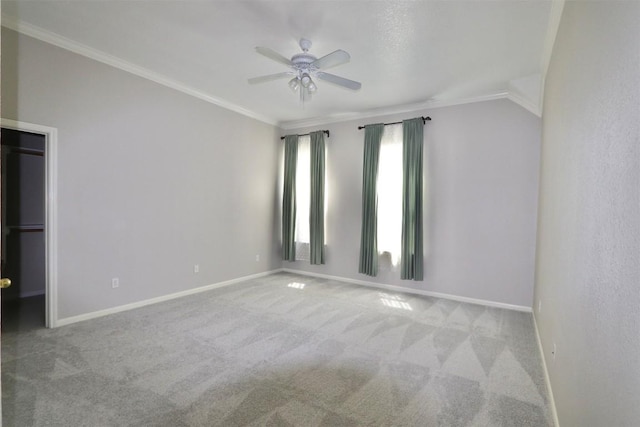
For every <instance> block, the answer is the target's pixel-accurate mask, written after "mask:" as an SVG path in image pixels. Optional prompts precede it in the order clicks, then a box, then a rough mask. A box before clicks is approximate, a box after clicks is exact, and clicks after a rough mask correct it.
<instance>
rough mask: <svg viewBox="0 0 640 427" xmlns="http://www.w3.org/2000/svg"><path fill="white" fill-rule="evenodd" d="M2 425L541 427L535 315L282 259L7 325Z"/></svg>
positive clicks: (545, 419) (545, 416) (544, 420)
mask: <svg viewBox="0 0 640 427" xmlns="http://www.w3.org/2000/svg"><path fill="white" fill-rule="evenodd" d="M2 415H3V422H4V425H5V426H66V427H70V426H172V427H178V426H550V425H552V424H551V422H550V412H549V406H548V397H547V394H546V388H545V383H544V376H543V372H542V365H541V359H540V355H539V353H538V348H537V344H536V339H535V332H534V326H533V321H532V317H531V314H530V313H521V312H515V311H509V310H503V309H497V308H491V307H484V306H480V305H473V304H466V303H460V302H455V301H451V300H446V299H438V298H428V297H422V296H416V295H410V294H401V293H393V292H388V291H380V290H375V289H371V288H365V287H361V286H356V285H351V284H346V283H341V282H337V281H331V280H326V279H319V278H309V277H306V276H300V275H295V274H289V273H278V274H274V275H271V276H266V277H263V278H260V279H255V280H251V281H246V282H243V283H240V284H235V285H232V286H228V287H225V288H220V289H216V290H212V291H208V292H203V293H200V294H196V295H192V296H188V297H184V298H180V299H176V300H172V301H168V302H164V303H160V304H155V305H151V306H147V307H143V308H139V309H136V310H131V311H127V312H123V313H118V314H114V315H110V316H105V317H101V318H97V319H93V320H88V321H84V322H81V323H76V324H72V325H69V326H65V327H61V328H58V329H49V330H48V329H35V330H28V331H20V330H18V331H13V332H7V333H3V335H2Z"/></svg>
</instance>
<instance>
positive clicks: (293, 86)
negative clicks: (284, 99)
mask: <svg viewBox="0 0 640 427" xmlns="http://www.w3.org/2000/svg"><path fill="white" fill-rule="evenodd" d="M289 87H290V88H291V90H292V91H294V92H295V91H297V90H298V88H299V87H300V80H298V78H297V77H294V78H292V79H291V80H289Z"/></svg>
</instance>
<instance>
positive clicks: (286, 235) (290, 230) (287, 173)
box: [282, 135, 298, 261]
mask: <svg viewBox="0 0 640 427" xmlns="http://www.w3.org/2000/svg"><path fill="white" fill-rule="evenodd" d="M297 160H298V135H287V136H285V137H284V191H283V197H282V259H283V260H285V261H295V260H296V242H295V230H296V164H297Z"/></svg>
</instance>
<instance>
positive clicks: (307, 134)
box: [280, 119, 431, 139]
mask: <svg viewBox="0 0 640 427" xmlns="http://www.w3.org/2000/svg"><path fill="white" fill-rule="evenodd" d="M429 120H431V119H429ZM322 132H324V133H326V134H327V138H329V131H328V130H323V131H322ZM309 135H310V134H309V133H303V134H302V135H298V136H309ZM280 139H284V136H281V137H280Z"/></svg>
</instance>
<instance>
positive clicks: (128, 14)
mask: <svg viewBox="0 0 640 427" xmlns="http://www.w3.org/2000/svg"><path fill="white" fill-rule="evenodd" d="M551 6H552V2H551V1H550V0H529V1H527V0H522V1H520V0H503V1H483V0H475V1H458V0H446V1H99V0H94V1H57V0H48V1H3V2H2V15H3V20H2V23H3V25H5V26H7V27H9V28H13V29H17V30H19V31H21V32H23V33H25V34H28V35H31V36H34V37H37V38H40V39H42V40H45V41H48V42H51V43H54V44H57V45H59V46H62V47H65V48H68V49H71V50H74V51H76V52H78V53H82V54H85V55H88V56H90V57H93V58H95V59H98V60H101V61H103V62H106V63H110V64H112V65H116V66H119V67H120V68H123V69H126V70H128V71H132V72H134V73H136V74H139V75H143V76H145V77H149V78H151V79H153V80H156V81H158V82H160V83H162V84H166V85H168V86H172V87H175V88H177V89H179V90H183V91H185V92H187V93H190V94H192V95H195V96H199V97H200V98H203V99H206V100H208V101H210V102H213V103H216V104H219V105H222V106H225V107H227V108H231V109H233V110H236V111H239V112H241V113H243V114H246V115H249V116H252V117H256V118H258V119H260V120H264V121H267V122H270V123H274V124H279V125H281V126H284V127H292V126H296V125H302V124H308V123H311V122H314V121H323V120H325V121H326V120H340V119H344V118H348V117H355V116H363V115H373V114H377V113H387V112H395V111H403V110H408V109H415V108H419V107H422V106H425V107H427V106H430V105H441V104H447V103H451V104H452V103H459V102H465V101H468V100H474V99H491V98H495V97H507V96H510V97H512V99H514V100H516V101H517V100H520V101H521V104H522V105H523V106H525V107H527V108H529V109H530V110H532V111H534V112H536V111H535V110H536V109H538V108H539V106H538V92H539V87H540V85H539V82H540V75H541V73H542V72H543V70H542V67H543V65H542V64H543V62H544V60H543V55H544V52H543V51H544V49H545V46H544V45H545V37H546V35H547V31H548V27H549V22H550V11H551ZM301 37H305V38H308V39H310V40H311V41H312V42H313V46H312V47H311V50H310V52H311V53H313V54H314V55H316V56H318V57H320V56H323V55H326V54H328V53H330V52H332V51H334V50H336V49H344V50H346V51H347V52H349V53H350V55H351V61H350V62H349V63H347V64H344V65H341V66H339V67H335V68H332V69H331V70H330V72H331V73H333V74H337V75H340V76H343V77H346V78H349V79H352V80H357V81H360V82H362V89H360V90H359V91H351V90H348V89H343V88H341V87H338V86H335V85H333V84H331V83H327V82H324V81H318V82H317V84H318V91H317V93H316V94H315V95H314V97H313V99H312V100H311V101H310V102H306V103H305V104H304V105H301V103H300V100H299V98H298V97H297V96H296V95H295V94H294V93H293V92H292V91H291V90H290V89H289V88H288V86H287V79H281V80H275V81H271V82H267V83H262V84H259V85H250V84H248V82H247V79H249V78H251V77H255V76H260V75H264V74H271V73H279V72H282V71H286V66H285V65H283V64H279V63H277V62H275V61H272V60H270V59H268V58H266V57H264V56H261V55H259V54H257V53H256V51H255V47H256V46H265V47H269V48H271V49H273V50H275V51H277V52H279V53H281V54H282V55H283V56H285V57H291V56H292V55H293V54H295V53H298V52H300V48H299V47H298V40H299V39H300V38H301Z"/></svg>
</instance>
